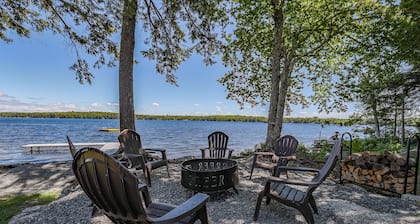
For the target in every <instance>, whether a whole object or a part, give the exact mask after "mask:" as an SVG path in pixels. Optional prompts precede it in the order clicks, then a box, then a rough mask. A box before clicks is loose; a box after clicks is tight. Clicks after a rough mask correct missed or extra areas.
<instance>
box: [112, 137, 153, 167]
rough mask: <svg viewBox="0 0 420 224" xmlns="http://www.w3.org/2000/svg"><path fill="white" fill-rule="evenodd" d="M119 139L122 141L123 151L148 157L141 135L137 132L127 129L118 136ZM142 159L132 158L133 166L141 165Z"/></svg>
mask: <svg viewBox="0 0 420 224" xmlns="http://www.w3.org/2000/svg"><path fill="white" fill-rule="evenodd" d="M118 141H119V142H120V147H121V150H122V151H123V152H126V153H130V154H140V155H142V156H143V158H144V160H146V159H147V153H146V151H144V149H143V145H142V144H141V138H140V135H139V134H138V133H137V132H135V131H133V130H130V129H125V130H123V131H122V132H121V133H120V135H119V136H118ZM140 159H141V158H130V160H131V163H132V165H133V166H138V165H141V163H140Z"/></svg>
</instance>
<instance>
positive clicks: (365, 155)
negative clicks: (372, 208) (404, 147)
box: [341, 152, 415, 194]
mask: <svg viewBox="0 0 420 224" xmlns="http://www.w3.org/2000/svg"><path fill="white" fill-rule="evenodd" d="M405 161H406V159H405V158H404V157H403V156H401V155H400V154H397V153H392V152H385V153H377V152H362V153H353V154H352V155H350V156H348V157H347V158H346V159H343V161H341V175H342V178H343V179H345V180H349V181H352V182H356V183H360V184H366V185H369V186H372V187H376V188H380V189H384V190H387V191H392V192H396V193H399V194H403V193H404V179H405V178H404V176H405V164H406V162H405ZM414 166H415V162H414V160H409V171H408V178H407V190H406V193H411V192H413V191H414V180H415V175H414V171H413V169H412V167H414Z"/></svg>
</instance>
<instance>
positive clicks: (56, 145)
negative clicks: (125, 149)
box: [21, 142, 120, 153]
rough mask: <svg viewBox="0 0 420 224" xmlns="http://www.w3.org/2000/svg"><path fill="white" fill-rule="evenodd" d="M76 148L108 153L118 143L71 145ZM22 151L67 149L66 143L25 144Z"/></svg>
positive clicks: (118, 144)
mask: <svg viewBox="0 0 420 224" xmlns="http://www.w3.org/2000/svg"><path fill="white" fill-rule="evenodd" d="M73 145H74V146H76V147H77V148H82V147H96V148H100V149H101V150H102V151H109V150H113V149H118V147H119V146H120V143H118V142H81V143H73ZM21 147H22V148H24V149H27V150H29V151H30V152H31V153H33V152H34V151H37V152H41V151H42V150H51V149H56V148H63V147H69V144H68V143H50V144H27V145H22V146H21Z"/></svg>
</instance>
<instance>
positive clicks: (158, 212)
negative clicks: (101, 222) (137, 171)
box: [72, 147, 209, 223]
mask: <svg viewBox="0 0 420 224" xmlns="http://www.w3.org/2000/svg"><path fill="white" fill-rule="evenodd" d="M72 168H73V172H74V174H75V176H76V179H77V180H78V182H79V184H80V186H81V187H82V189H83V191H84V192H85V193H86V195H87V196H88V197H89V198H90V200H92V202H93V203H94V204H95V206H96V207H97V208H98V209H99V210H101V211H102V212H103V213H104V214H105V215H106V216H108V217H109V218H110V219H111V220H112V221H113V222H115V223H194V221H196V220H200V221H201V223H208V217H207V209H206V202H207V200H208V198H209V196H208V195H206V194H202V193H198V194H196V195H194V196H193V197H191V198H190V199H188V200H187V201H185V202H184V203H182V204H181V205H179V206H174V205H171V204H166V203H157V202H152V200H151V197H150V194H149V191H148V188H147V186H146V185H144V184H142V183H140V182H139V179H138V178H137V177H136V176H135V175H134V174H132V173H131V172H130V171H129V170H128V169H127V168H126V167H124V166H123V165H122V164H121V163H119V162H118V161H117V160H115V159H114V158H112V157H111V156H109V155H107V154H106V153H104V152H102V151H100V150H98V149H95V148H89V147H85V148H82V149H81V150H79V151H78V152H77V153H76V155H75V158H74V160H73V165H72Z"/></svg>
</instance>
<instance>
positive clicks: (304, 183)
mask: <svg viewBox="0 0 420 224" xmlns="http://www.w3.org/2000/svg"><path fill="white" fill-rule="evenodd" d="M267 182H275V183H282V184H291V185H299V186H317V185H319V184H320V183H319V182H314V181H301V180H292V179H283V178H279V177H274V176H270V177H269V178H268V180H267Z"/></svg>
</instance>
